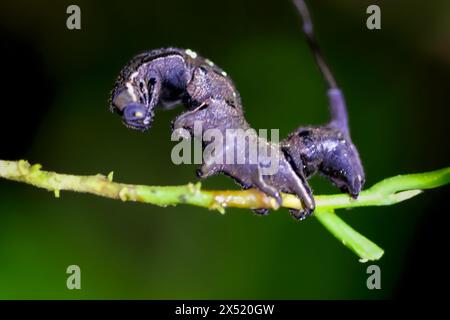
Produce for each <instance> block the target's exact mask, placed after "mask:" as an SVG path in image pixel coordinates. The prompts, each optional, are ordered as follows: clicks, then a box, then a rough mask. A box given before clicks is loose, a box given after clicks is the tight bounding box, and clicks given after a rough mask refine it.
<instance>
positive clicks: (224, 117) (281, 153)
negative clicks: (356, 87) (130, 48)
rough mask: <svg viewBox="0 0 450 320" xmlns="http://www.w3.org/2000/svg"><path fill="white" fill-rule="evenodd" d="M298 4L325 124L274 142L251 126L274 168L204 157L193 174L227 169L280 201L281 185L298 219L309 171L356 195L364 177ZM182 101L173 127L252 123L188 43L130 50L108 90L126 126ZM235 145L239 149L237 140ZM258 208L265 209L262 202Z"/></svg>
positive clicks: (222, 76) (308, 204)
mask: <svg viewBox="0 0 450 320" xmlns="http://www.w3.org/2000/svg"><path fill="white" fill-rule="evenodd" d="M295 4H296V6H297V8H298V10H299V12H300V14H301V16H302V19H303V30H304V32H305V35H306V38H307V40H308V43H309V45H310V47H311V48H312V50H313V53H314V56H315V58H316V62H317V63H318V65H319V68H320V71H321V72H322V74H323V75H324V78H325V80H326V83H327V85H328V96H329V102H330V110H331V121H330V122H329V123H328V124H326V125H324V126H314V127H312V126H311V127H303V128H299V129H297V130H296V131H295V132H294V133H292V134H290V135H289V136H288V138H287V139H286V140H284V141H282V142H281V143H280V144H277V145H273V144H270V143H269V142H268V141H266V140H265V139H262V138H260V137H258V136H257V135H256V133H255V134H254V136H252V137H250V139H256V140H258V142H259V143H261V144H263V145H264V144H265V145H266V146H267V148H269V149H270V151H271V152H273V153H275V154H276V155H277V158H278V159H279V163H278V170H277V172H276V173H275V174H273V175H263V174H262V173H261V171H262V170H261V164H260V163H259V162H258V163H253V164H252V163H250V162H249V161H245V163H244V164H207V163H205V164H203V165H202V167H201V168H200V169H199V170H198V176H199V177H200V178H206V177H208V176H211V175H214V174H217V173H225V174H227V175H229V176H231V177H232V178H233V179H234V180H235V181H236V182H238V183H239V184H240V185H241V186H242V187H243V188H251V187H255V188H258V189H259V190H261V191H262V192H264V193H266V194H267V195H269V196H271V197H273V198H275V199H276V201H277V203H278V205H281V201H282V199H281V195H280V192H285V193H291V194H295V195H297V196H298V197H299V199H300V200H301V201H302V204H303V207H304V210H291V213H292V214H293V216H294V217H296V218H298V219H303V218H305V217H307V216H308V215H310V214H311V213H312V212H313V210H314V208H315V203H314V198H313V195H312V191H311V188H310V187H309V185H308V183H307V179H308V178H310V177H311V176H312V175H313V174H315V173H317V172H319V173H321V174H322V175H324V176H325V177H327V178H328V179H330V180H331V181H332V182H333V183H334V184H335V185H336V186H337V187H338V188H340V189H341V190H342V191H343V192H347V193H349V194H350V195H351V196H352V197H354V198H356V197H357V196H358V194H359V192H360V191H361V188H362V186H363V184H364V171H363V168H362V165H361V161H360V159H359V155H358V152H357V150H356V147H355V146H354V145H353V143H352V141H351V138H350V134H349V130H348V123H347V122H348V121H347V112H346V106H345V102H344V98H343V95H342V93H341V91H340V90H339V88H338V87H337V85H336V82H335V80H334V78H333V77H332V75H331V72H330V71H329V69H328V67H327V65H326V64H325V62H324V60H323V59H322V57H321V54H320V52H319V50H318V46H317V43H316V42H315V38H314V34H313V30H312V24H311V21H310V19H309V13H308V11H307V9H306V6H305V5H304V3H303V1H299V0H297V1H295ZM179 103H182V104H184V105H185V106H186V108H187V109H188V110H187V111H186V112H184V113H183V114H181V115H180V116H178V117H177V118H176V119H175V121H174V122H173V124H172V125H173V129H179V128H185V129H188V130H189V132H191V133H192V134H194V133H193V126H194V122H195V121H201V123H202V128H203V130H208V129H211V128H215V129H218V130H220V131H221V132H222V133H224V131H225V130H226V129H244V130H246V129H249V128H250V125H249V124H248V123H247V122H246V120H245V118H244V113H243V108H242V103H241V99H240V96H239V93H238V91H237V90H236V88H235V86H234V84H233V82H232V80H231V79H230V78H229V77H228V75H227V74H226V73H225V72H224V71H223V70H222V69H220V68H219V67H218V66H216V65H215V64H214V63H213V62H211V61H210V60H208V59H204V58H202V57H200V56H199V55H197V53H195V52H194V51H192V50H189V49H187V50H183V49H177V48H165V49H158V50H152V51H149V52H145V53H142V54H140V55H138V56H136V57H134V58H133V59H132V60H131V61H130V62H129V63H128V64H127V65H126V66H125V67H124V68H123V69H122V71H121V72H120V75H119V77H118V79H117V81H116V83H115V86H114V89H113V90H112V93H111V100H110V108H111V110H112V111H114V112H116V113H118V114H119V115H121V116H122V120H123V123H124V124H125V125H126V126H127V127H129V128H132V129H137V130H141V131H145V130H147V129H149V128H150V127H151V124H152V121H153V117H154V112H155V109H156V107H158V106H160V107H162V108H170V107H172V106H174V105H177V104H179ZM204 147H207V144H205V145H204ZM225 147H226V146H225ZM234 151H235V152H236V153H239V152H242V150H241V149H237V148H236V150H234ZM244 152H245V151H244ZM242 156H243V157H244V159H246V160H247V158H248V154H243V155H242ZM257 211H258V212H260V213H266V212H267V210H266V209H257Z"/></svg>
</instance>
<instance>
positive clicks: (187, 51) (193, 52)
mask: <svg viewBox="0 0 450 320" xmlns="http://www.w3.org/2000/svg"><path fill="white" fill-rule="evenodd" d="M185 52H186V54H187V55H188V56H189V57H191V58H192V59H195V58H197V52H195V51H192V50H191V49H186V51H185Z"/></svg>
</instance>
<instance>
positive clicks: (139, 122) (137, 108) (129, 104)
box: [110, 72, 159, 131]
mask: <svg viewBox="0 0 450 320" xmlns="http://www.w3.org/2000/svg"><path fill="white" fill-rule="evenodd" d="M155 83H156V80H155V79H153V78H151V79H150V80H148V81H147V82H145V81H144V79H143V77H140V76H139V75H138V73H137V72H135V73H133V74H132V75H131V76H130V77H129V79H128V81H118V82H117V84H116V86H115V87H114V89H113V91H112V93H111V99H110V109H111V111H113V112H115V113H117V114H118V115H120V116H121V117H122V122H123V124H124V125H125V126H127V127H128V128H131V129H135V130H140V131H146V130H148V129H150V127H151V125H152V121H153V117H154V115H155V108H156V104H157V102H158V98H159V91H158V88H159V87H158V86H155Z"/></svg>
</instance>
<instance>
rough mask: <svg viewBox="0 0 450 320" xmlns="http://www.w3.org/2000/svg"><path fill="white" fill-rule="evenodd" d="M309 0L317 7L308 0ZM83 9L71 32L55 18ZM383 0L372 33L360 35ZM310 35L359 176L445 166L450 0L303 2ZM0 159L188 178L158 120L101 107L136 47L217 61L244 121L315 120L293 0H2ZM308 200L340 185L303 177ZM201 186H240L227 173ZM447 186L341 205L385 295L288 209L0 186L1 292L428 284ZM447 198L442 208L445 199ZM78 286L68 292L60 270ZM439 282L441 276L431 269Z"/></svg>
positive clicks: (322, 107)
mask: <svg viewBox="0 0 450 320" xmlns="http://www.w3.org/2000/svg"><path fill="white" fill-rule="evenodd" d="M310 2H312V1H310ZM70 4H77V5H79V6H80V7H81V19H82V29H81V30H79V31H70V30H68V29H67V28H66V18H67V16H68V15H67V14H66V8H67V6H68V5H70ZM370 4H378V5H380V7H381V12H382V30H379V31H370V30H368V29H367V28H366V24H365V23H366V17H367V14H366V13H365V12H366V8H367V6H368V5H370ZM310 10H311V11H312V14H313V18H314V21H315V25H316V31H317V33H318V37H319V42H320V44H321V46H322V49H323V51H324V52H325V55H326V57H327V59H328V61H329V63H330V65H331V67H332V69H333V71H334V73H335V75H336V77H337V80H338V82H339V83H340V85H341V86H342V88H343V89H344V92H345V94H346V98H347V102H348V108H349V113H350V121H351V130H352V135H353V140H354V142H355V143H356V144H357V146H358V148H359V150H360V154H361V156H362V159H363V162H364V165H365V169H366V176H367V185H368V186H370V185H372V184H373V183H375V182H377V181H378V180H380V179H382V178H384V177H388V176H391V175H395V174H399V173H409V172H421V171H427V170H432V169H437V168H441V167H444V166H447V165H448V164H449V162H448V160H449V157H448V140H447V137H448V116H449V113H448V107H449V101H450V99H449V89H450V88H449V84H450V41H449V40H450V2H448V1H445V0H442V1H429V2H427V3H426V4H425V3H423V2H419V1H417V2H416V3H412V2H411V1H407V0H402V1H365V0H364V1H361V0H354V1H350V0H345V1H331V0H326V1H314V3H311V4H310ZM0 46H1V53H0V57H1V58H2V59H1V62H2V74H1V78H2V93H1V96H2V100H1V114H0V126H1V127H0V134H1V139H0V159H21V158H25V159H27V160H29V161H30V162H33V163H34V162H39V163H41V164H43V165H44V168H46V169H49V170H55V171H60V172H67V173H73V174H93V173H97V172H100V173H105V174H106V173H108V172H109V171H111V170H114V171H115V180H117V181H124V182H130V183H142V184H155V185H171V184H184V183H187V182H189V181H195V176H194V169H195V167H194V166H175V165H173V164H172V163H171V160H170V150H171V147H172V146H173V145H174V143H172V142H170V121H171V120H172V119H173V118H174V117H175V116H176V115H177V114H178V113H179V112H181V111H182V109H181V108H177V109H175V110H171V111H168V112H159V113H157V115H156V118H155V124H154V126H153V128H152V129H151V131H149V132H148V133H146V134H142V133H139V132H135V131H131V130H128V129H126V128H125V127H124V126H123V125H122V124H121V121H120V119H119V118H118V117H117V116H115V115H113V114H111V113H109V112H108V105H107V99H108V94H109V90H110V89H111V87H112V84H113V82H114V80H115V77H116V75H117V73H118V71H119V70H120V69H121V68H122V66H123V65H124V64H125V63H126V62H127V61H128V59H130V58H131V57H132V56H133V55H134V54H136V53H139V52H141V51H144V50H148V49H153V48H158V47H164V46H178V47H186V48H191V49H193V50H196V51H197V52H199V53H200V54H202V55H204V56H206V57H208V58H210V59H211V60H213V61H214V62H216V63H217V64H218V65H220V66H221V67H223V68H224V69H225V70H226V71H227V72H228V74H230V75H231V77H232V78H233V79H234V81H235V83H236V85H237V87H238V89H239V90H240V93H241V95H242V98H243V102H244V107H245V110H246V116H247V120H248V121H249V122H250V123H251V124H252V125H253V126H254V127H255V128H280V131H281V132H280V134H281V136H282V137H285V136H286V135H287V134H288V133H289V132H291V131H292V130H293V129H294V128H296V127H298V126H300V125H301V124H318V123H323V122H325V121H327V117H328V114H327V104H326V98H325V93H324V86H323V83H322V80H321V78H320V75H319V73H318V71H317V70H316V67H315V65H314V63H313V59H312V57H311V54H310V52H309V51H308V48H307V47H306V45H305V42H304V41H303V37H302V35H301V33H300V31H299V19H298V17H297V14H296V12H295V11H294V9H293V7H292V5H291V3H290V2H289V1H287V0H286V1H275V0H272V1H262V0H251V1H247V0H246V1H242V0H233V1H226V2H225V1H206V0H201V1H183V0H172V1H163V0H146V1H135V0H129V1H118V2H112V1H96V2H92V1H76V2H72V1H71V2H69V1H58V3H56V2H55V1H2V2H1V4H0ZM312 184H313V186H314V190H315V193H316V194H320V193H331V192H336V190H335V189H334V188H333V187H331V186H330V185H329V184H328V182H326V181H324V180H322V179H320V178H314V179H313V182H312ZM203 186H204V187H206V188H236V186H235V185H234V183H233V182H232V181H231V180H230V179H229V178H227V177H225V176H218V177H214V178H211V179H209V180H207V181H205V182H204V183H203ZM447 202H448V188H442V189H439V190H432V191H428V192H426V193H425V194H424V195H421V196H419V197H417V198H414V199H412V200H410V201H407V202H405V203H403V204H399V205H396V206H392V207H379V208H376V207H372V208H361V209H356V210H351V211H341V212H339V214H340V216H341V217H343V218H344V219H345V220H346V221H347V222H348V223H349V224H350V225H352V226H353V227H354V228H355V229H357V230H358V231H360V232H361V233H363V234H364V235H366V236H367V237H368V238H370V239H372V240H373V241H375V242H376V243H378V244H379V245H380V246H381V247H383V248H384V249H385V251H386V253H385V256H384V257H383V258H382V260H380V261H379V262H377V264H378V265H380V267H381V271H382V290H378V291H376V290H375V291H369V290H368V289H367V288H366V278H367V274H366V268H367V266H368V264H362V263H359V262H358V259H357V257H356V256H355V255H354V254H353V253H351V252H350V251H349V250H347V249H346V248H345V247H344V246H343V245H342V244H340V243H339V242H338V241H336V240H335V239H334V238H333V237H332V235H331V234H330V233H328V232H327V231H326V230H325V229H323V227H322V226H321V225H320V224H319V223H318V222H317V221H316V220H315V219H314V218H310V219H307V220H306V221H304V222H297V221H294V220H293V219H292V218H291V217H290V216H289V214H288V212H287V210H280V211H279V212H273V213H272V214H271V215H269V216H267V217H258V216H255V215H253V214H252V213H250V212H248V211H247V210H238V209H228V210H227V213H226V215H225V216H221V215H219V214H217V213H215V212H208V211H207V210H204V209H199V208H195V207H188V206H180V207H170V208H158V207H153V206H149V205H143V204H132V203H121V202H119V201H112V200H107V199H102V198H97V197H93V196H90V195H82V194H73V193H66V192H62V194H61V198H60V199H55V198H54V197H53V195H52V194H50V193H47V192H45V191H42V190H38V189H35V188H32V187H29V186H25V185H20V184H16V183H12V182H9V181H6V180H0V298H4V299H12V298H38V299H44V298H62V299H78V298H81V299H85V298H96V299H99V298H114V299H115V298H126V299H130V298H137V299H171V298H176V299H178V298H184V299H188V298H192V299H196V298H216V299H219V298H225V299H231V298H236V299H239V298H249V299H250V298H251V299H301V298H308V299H319V298H324V299H338V298H345V299H347V298H349V299H353V298H357V299H359V298H369V299H375V298H391V297H398V296H415V295H416V294H417V295H419V294H423V292H429V291H424V290H430V288H432V287H430V286H431V285H432V284H436V281H437V282H439V281H441V276H440V275H439V272H438V271H439V266H438V260H439V259H440V257H441V256H442V252H444V250H448V248H449V246H448V239H444V236H445V230H444V229H443V228H444V227H443V224H442V219H444V217H445V216H446V215H447V214H448V205H447V204H446V203H447ZM443 205H445V206H446V207H444V206H443ZM71 264H76V265H79V266H80V267H81V273H82V290H79V291H77V290H74V291H69V290H67V289H66V277H67V275H66V273H65V270H66V268H67V266H68V265H71ZM442 277H445V274H443V275H442Z"/></svg>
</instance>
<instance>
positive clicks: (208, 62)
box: [205, 59, 214, 67]
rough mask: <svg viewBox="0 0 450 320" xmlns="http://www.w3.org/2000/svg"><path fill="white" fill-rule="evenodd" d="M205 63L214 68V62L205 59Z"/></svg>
mask: <svg viewBox="0 0 450 320" xmlns="http://www.w3.org/2000/svg"><path fill="white" fill-rule="evenodd" d="M205 62H206V63H207V64H209V66H211V67H213V66H214V62H212V61H211V60H209V59H205Z"/></svg>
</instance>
